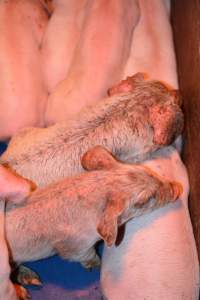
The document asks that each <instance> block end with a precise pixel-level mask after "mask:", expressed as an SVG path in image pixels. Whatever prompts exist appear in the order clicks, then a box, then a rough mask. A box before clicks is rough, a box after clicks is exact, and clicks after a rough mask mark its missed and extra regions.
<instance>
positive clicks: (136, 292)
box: [101, 0, 199, 300]
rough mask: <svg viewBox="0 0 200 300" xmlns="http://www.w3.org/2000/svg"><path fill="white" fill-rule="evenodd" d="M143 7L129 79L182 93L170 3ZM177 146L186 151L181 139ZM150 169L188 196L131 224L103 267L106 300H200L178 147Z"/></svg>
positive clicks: (144, 1) (157, 0)
mask: <svg viewBox="0 0 200 300" xmlns="http://www.w3.org/2000/svg"><path fill="white" fill-rule="evenodd" d="M138 2H139V5H140V9H141V11H140V14H141V17H140V20H139V23H138V25H137V26H136V28H135V31H134V36H133V40H132V47H131V53H130V56H129V60H128V63H127V65H126V68H125V70H124V76H123V78H126V77H127V76H131V75H132V74H134V73H135V72H138V71H141V72H145V73H147V74H148V75H149V76H150V78H154V79H159V80H163V81H165V82H167V83H168V84H169V85H171V86H172V87H173V88H175V89H176V88H177V87H178V81H177V72H176V63H175V55H174V49H173V43H172V36H171V28H170V23H169V17H168V15H169V1H165V0H139V1H138ZM161 28H162V30H161ZM144 45H145V46H144ZM175 144H176V147H177V148H181V138H179V139H178V140H177V141H176V143H175ZM146 165H148V166H150V167H151V168H152V169H153V170H155V171H156V172H158V173H159V174H161V175H164V176H166V178H170V179H171V180H178V181H180V182H181V183H182V184H183V186H184V192H183V195H182V196H181V199H180V202H179V203H178V202H177V203H175V204H172V205H171V206H169V207H164V208H161V209H159V210H157V211H155V212H153V213H151V214H148V215H146V216H144V217H143V216H142V217H139V218H138V219H137V220H135V221H134V222H133V221H130V222H129V223H128V224H127V225H126V230H125V235H124V239H123V241H122V243H121V244H120V245H118V246H113V247H111V248H107V247H105V249H104V253H103V259H102V268H101V286H102V290H103V293H104V296H105V299H109V300H121V299H126V300H144V299H149V300H158V299H163V300H169V299H170V300H177V299H181V300H184V299H185V300H186V299H187V300H189V299H190V300H191V299H192V300H198V294H199V263H198V257H197V251H196V245H195V241H194V236H193V231H192V226H191V221H190V216H189V212H188V193H189V183H188V175H187V171H186V169H185V167H184V164H183V162H182V161H181V158H180V155H179V153H178V151H177V150H176V148H174V147H172V146H171V147H169V148H166V149H163V150H162V151H161V152H160V155H159V156H158V158H157V159H152V160H150V161H147V162H146Z"/></svg>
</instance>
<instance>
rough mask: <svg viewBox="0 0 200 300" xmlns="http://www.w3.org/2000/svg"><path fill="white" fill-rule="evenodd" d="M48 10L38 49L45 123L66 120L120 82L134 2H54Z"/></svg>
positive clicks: (135, 7) (134, 21) (134, 14)
mask: <svg viewBox="0 0 200 300" xmlns="http://www.w3.org/2000/svg"><path fill="white" fill-rule="evenodd" d="M54 7H55V8H54V12H53V15H52V17H51V20H50V22H49V24H48V27H47V31H46V33H45V37H44V43H43V50H42V52H43V62H44V74H45V79H46V82H47V86H48V90H49V92H50V96H49V98H48V105H47V110H46V115H45V121H46V124H47V125H48V124H53V123H55V122H58V121H63V120H67V119H68V118H71V117H72V116H73V115H75V114H76V113H78V112H79V111H80V110H81V108H82V107H84V106H86V105H88V104H90V103H92V102H94V101H95V100H99V99H101V98H102V97H104V96H105V95H106V91H107V89H108V88H109V87H110V86H112V85H113V84H114V83H115V82H118V81H119V80H120V78H121V77H122V70H123V68H124V66H125V64H126V62H127V59H128V55H129V51H130V45H131V40H132V35H133V31H134V28H135V25H136V24H137V21H138V17H139V10H138V5H137V1H135V0H124V1H121V0H109V1H107V0H101V1H88V0H84V1H82V0H77V1H74V2H73V3H72V1H66V0H55V1H54ZM80 7H81V9H82V10H79V9H80ZM60 26H63V27H65V28H66V30H60ZM55 36H56V43H55V39H54V37H55ZM69 41H70V42H69ZM60 62H62V63H60Z"/></svg>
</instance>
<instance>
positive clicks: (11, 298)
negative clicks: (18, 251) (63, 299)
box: [0, 165, 32, 300]
mask: <svg viewBox="0 0 200 300" xmlns="http://www.w3.org/2000/svg"><path fill="white" fill-rule="evenodd" d="M31 190H32V185H31V182H29V181H27V180H25V179H23V178H22V177H19V176H17V175H15V174H14V173H12V172H11V171H10V170H9V169H7V168H5V167H3V166H1V165H0V253H1V255H0V265H1V268H0V299H2V300H3V299H6V300H17V299H18V297H17V295H16V292H15V288H14V286H13V284H12V283H11V282H10V280H9V276H10V265H9V255H8V248H7V245H6V241H5V232H4V223H5V221H4V213H5V200H6V201H10V202H12V203H14V204H16V203H20V202H23V201H24V199H25V197H27V196H28V195H29V194H30V192H31ZM19 292H25V290H24V289H23V288H21V287H20V288H19Z"/></svg>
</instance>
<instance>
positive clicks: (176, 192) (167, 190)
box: [156, 181, 183, 203]
mask: <svg viewBox="0 0 200 300" xmlns="http://www.w3.org/2000/svg"><path fill="white" fill-rule="evenodd" d="M182 193H183V187H182V185H181V183H179V182H176V181H172V182H163V183H162V185H161V186H160V188H159V189H158V191H157V192H156V200H157V201H158V203H161V202H163V203H166V202H174V201H176V200H177V199H178V198H179V197H180V195H181V194H182Z"/></svg>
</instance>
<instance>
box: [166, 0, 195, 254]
mask: <svg viewBox="0 0 200 300" xmlns="http://www.w3.org/2000/svg"><path fill="white" fill-rule="evenodd" d="M171 2H172V16H171V18H172V27H173V31H174V43H175V51H176V56H177V64H178V74H179V84H180V91H181V94H182V96H183V110H184V113H185V145H184V153H183V160H184V162H185V164H186V166H187V169H188V173H189V180H190V197H189V208H190V213H191V219H192V223H193V228H194V234H195V239H196V244H197V249H198V254H199V258H200V2H199V0H172V1H171Z"/></svg>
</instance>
